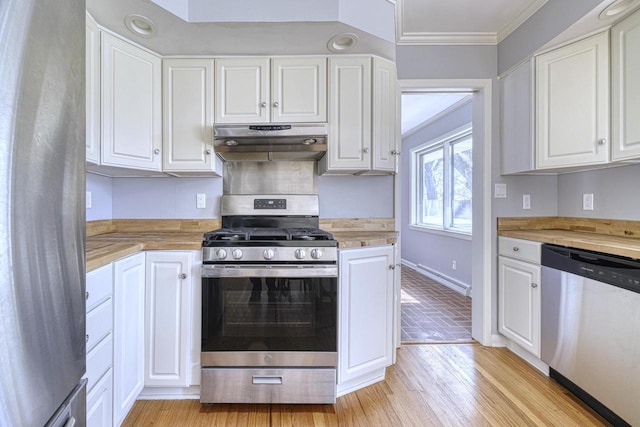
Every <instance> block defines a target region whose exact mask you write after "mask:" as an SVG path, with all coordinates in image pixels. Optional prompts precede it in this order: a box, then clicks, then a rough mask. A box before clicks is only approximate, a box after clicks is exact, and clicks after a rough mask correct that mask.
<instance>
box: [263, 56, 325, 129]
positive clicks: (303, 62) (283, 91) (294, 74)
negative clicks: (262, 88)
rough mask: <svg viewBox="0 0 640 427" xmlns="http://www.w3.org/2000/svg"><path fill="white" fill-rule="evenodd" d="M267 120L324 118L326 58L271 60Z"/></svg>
mask: <svg viewBox="0 0 640 427" xmlns="http://www.w3.org/2000/svg"><path fill="white" fill-rule="evenodd" d="M271 76H272V77H271V79H272V81H271V121H272V122H282V123H289V122H326V121H327V60H326V58H320V57H317V58H316V57H314V58H305V57H302V58H274V59H272V60H271Z"/></svg>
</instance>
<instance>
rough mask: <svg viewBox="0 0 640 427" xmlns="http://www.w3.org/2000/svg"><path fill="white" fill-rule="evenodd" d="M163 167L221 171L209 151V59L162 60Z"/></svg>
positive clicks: (172, 169)
mask: <svg viewBox="0 0 640 427" xmlns="http://www.w3.org/2000/svg"><path fill="white" fill-rule="evenodd" d="M162 78H163V85H162V94H163V103H164V109H163V147H164V149H163V152H164V155H163V170H164V171H165V172H196V173H197V172H204V173H207V172H208V173H213V174H221V164H220V161H219V160H218V158H217V157H216V156H215V155H214V153H213V102H214V101H213V99H214V92H213V59H165V60H164V61H163V76H162Z"/></svg>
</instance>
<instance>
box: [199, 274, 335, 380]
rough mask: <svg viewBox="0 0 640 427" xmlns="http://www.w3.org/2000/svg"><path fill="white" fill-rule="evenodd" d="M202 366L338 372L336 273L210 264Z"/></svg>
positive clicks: (205, 286)
mask: <svg viewBox="0 0 640 427" xmlns="http://www.w3.org/2000/svg"><path fill="white" fill-rule="evenodd" d="M202 276H203V277H202V360H201V362H202V366H203V367H206V366H335V360H336V346H337V328H336V323H337V285H338V278H337V267H336V265H316V266H304V267H301V266H284V265H282V266H273V265H249V266H229V265H215V264H213V265H212V264H209V265H204V266H203V272H202Z"/></svg>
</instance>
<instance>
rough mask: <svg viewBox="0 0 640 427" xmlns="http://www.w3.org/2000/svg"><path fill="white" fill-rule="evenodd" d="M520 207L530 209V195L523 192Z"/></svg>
mask: <svg viewBox="0 0 640 427" xmlns="http://www.w3.org/2000/svg"><path fill="white" fill-rule="evenodd" d="M522 209H531V195H530V194H523V195H522Z"/></svg>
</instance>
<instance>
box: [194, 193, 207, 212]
mask: <svg viewBox="0 0 640 427" xmlns="http://www.w3.org/2000/svg"><path fill="white" fill-rule="evenodd" d="M206 207H207V195H206V194H205V193H198V194H196V209H204V208H206Z"/></svg>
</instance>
